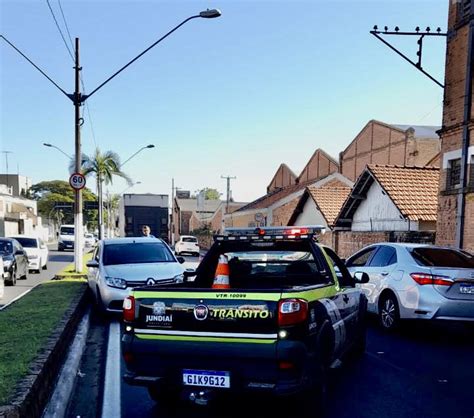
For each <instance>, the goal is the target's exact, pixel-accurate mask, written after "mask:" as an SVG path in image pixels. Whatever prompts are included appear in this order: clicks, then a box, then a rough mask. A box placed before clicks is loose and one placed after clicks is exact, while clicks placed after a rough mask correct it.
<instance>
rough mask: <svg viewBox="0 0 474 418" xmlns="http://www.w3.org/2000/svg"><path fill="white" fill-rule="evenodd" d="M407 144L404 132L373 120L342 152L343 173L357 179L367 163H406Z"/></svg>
mask: <svg viewBox="0 0 474 418" xmlns="http://www.w3.org/2000/svg"><path fill="white" fill-rule="evenodd" d="M405 146H406V136H405V133H404V132H401V131H399V130H397V129H393V128H390V127H388V126H385V125H382V124H379V123H377V122H374V121H371V122H369V123H368V124H367V125H366V126H365V128H364V129H363V130H362V131H361V132H360V133H359V134H358V135H357V136H356V138H355V140H354V141H353V142H352V143H351V144H350V145H349V147H348V148H347V149H346V150H345V151H343V152H342V153H341V154H340V161H339V164H340V167H341V173H342V174H343V175H344V176H346V177H347V178H349V179H351V180H352V181H356V179H357V178H358V177H359V175H360V174H361V173H362V171H363V170H364V168H365V166H366V165H367V164H392V165H404V163H405ZM432 157H434V155H432ZM432 157H431V158H432Z"/></svg>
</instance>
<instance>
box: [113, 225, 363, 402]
mask: <svg viewBox="0 0 474 418" xmlns="http://www.w3.org/2000/svg"><path fill="white" fill-rule="evenodd" d="M320 232H321V228H318V227H292V228H290V227H282V228H257V229H251V230H248V229H242V230H238V229H232V230H227V232H226V235H220V236H216V237H215V241H214V244H213V245H212V247H211V249H210V250H209V251H208V253H207V254H206V256H205V257H204V259H203V260H202V262H201V263H200V265H199V266H198V268H197V270H196V271H195V272H194V273H192V272H187V274H185V279H184V281H183V283H182V284H178V285H176V284H174V285H164V286H159V285H154V286H148V287H141V288H135V289H133V290H132V291H131V293H130V295H129V297H128V298H127V299H125V301H124V323H125V324H124V333H123V337H122V353H123V357H124V360H125V364H126V372H125V374H124V379H125V381H126V382H127V383H129V384H132V385H142V386H146V387H148V391H149V393H150V396H151V397H152V398H153V399H155V400H160V399H169V398H170V396H172V395H173V394H178V393H183V391H184V393H185V394H187V395H188V396H187V397H188V398H189V399H191V400H195V401H196V402H197V403H206V400H207V398H208V397H209V396H210V395H211V394H214V393H216V392H218V391H226V392H238V393H244V392H257V391H260V392H270V393H272V394H276V395H296V394H302V393H305V391H307V390H311V391H312V396H313V398H314V397H316V394H320V395H322V394H323V393H324V387H325V371H326V370H327V369H328V368H329V367H330V366H331V365H332V364H335V363H338V362H339V361H340V360H341V359H342V358H343V356H345V355H347V354H350V353H353V354H361V353H363V352H364V350H365V334H366V328H365V314H366V307H367V302H366V298H365V296H364V295H363V294H362V292H361V291H360V290H359V289H358V288H356V286H355V284H356V281H359V282H365V281H366V279H367V277H366V276H363V277H360V278H359V279H356V278H353V277H352V276H351V275H350V274H349V272H348V271H347V269H346V267H345V265H344V263H343V262H342V261H341V260H340V259H339V258H338V256H337V255H336V254H335V253H334V252H333V251H332V250H331V249H329V248H327V247H324V246H322V245H320V244H318V242H317V239H316V237H317V235H318V233H320ZM223 256H224V257H225V261H226V263H227V266H228V273H227V274H228V277H225V278H227V279H228V288H226V289H222V288H218V289H216V288H213V286H214V285H215V274H216V269H217V267H218V264H219V263H220V262H221V261H222V257H223ZM220 272H221V273H222V271H220Z"/></svg>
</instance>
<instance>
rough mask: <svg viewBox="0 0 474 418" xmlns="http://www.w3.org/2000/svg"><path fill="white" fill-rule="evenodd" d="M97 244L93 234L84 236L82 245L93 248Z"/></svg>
mask: <svg viewBox="0 0 474 418" xmlns="http://www.w3.org/2000/svg"><path fill="white" fill-rule="evenodd" d="M96 243H97V239H96V238H95V237H94V234H84V245H85V246H86V247H88V248H90V247H93V246H94V245H95V244H96Z"/></svg>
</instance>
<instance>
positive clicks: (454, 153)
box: [436, 1, 474, 251]
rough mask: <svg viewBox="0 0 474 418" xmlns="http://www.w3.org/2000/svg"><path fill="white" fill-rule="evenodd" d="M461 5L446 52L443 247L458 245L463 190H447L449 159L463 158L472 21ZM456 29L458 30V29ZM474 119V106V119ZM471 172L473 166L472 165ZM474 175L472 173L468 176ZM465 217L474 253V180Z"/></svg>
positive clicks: (454, 9)
mask: <svg viewBox="0 0 474 418" xmlns="http://www.w3.org/2000/svg"><path fill="white" fill-rule="evenodd" d="M460 4H461V3H460V2H455V1H452V2H450V4H449V22H448V28H449V30H450V31H451V36H450V37H448V42H447V50H446V69H445V89H444V107H443V130H442V131H441V156H442V158H441V161H442V170H441V173H440V193H439V198H438V222H437V230H436V231H437V233H436V243H437V244H439V245H449V246H454V245H455V244H456V225H457V219H456V213H457V211H458V210H459V208H458V195H459V193H460V189H457V190H448V189H447V187H446V177H447V174H448V172H447V168H448V166H447V160H448V159H449V158H446V156H449V157H450V158H459V157H458V155H460V154H461V148H462V123H463V111H464V99H465V94H464V92H465V90H464V89H465V80H466V64H467V59H468V54H467V40H468V33H469V31H468V29H469V26H468V21H467V20H462V19H461V15H460V13H459V12H458V7H459V6H460ZM454 29H455V30H454ZM473 118H474V106H473V111H472V112H471V120H472V119H473ZM473 128H474V125H473V123H472V122H471V123H470V125H469V129H470V131H471V132H470V137H471V142H470V144H469V145H470V146H473V145H474V139H473V138H474V132H473ZM471 161H472V160H471ZM469 168H470V170H469V171H470V172H472V171H473V164H472V163H471V164H470V167H469ZM468 174H469V175H471V174H470V173H468ZM473 178H474V176H473ZM465 199H466V204H465V216H464V248H465V249H467V250H470V251H474V180H472V184H471V185H470V187H469V188H468V190H467V193H466V195H465Z"/></svg>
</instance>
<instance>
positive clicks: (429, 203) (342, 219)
mask: <svg viewBox="0 0 474 418" xmlns="http://www.w3.org/2000/svg"><path fill="white" fill-rule="evenodd" d="M374 181H377V182H378V183H379V185H380V186H381V187H382V189H383V191H384V192H385V193H386V194H387V195H388V197H389V198H390V199H391V200H392V202H393V203H394V204H395V206H396V207H397V208H398V210H399V211H400V213H401V214H402V215H403V216H404V217H405V218H407V219H410V220H412V221H436V218H437V206H438V188H439V168H437V167H416V166H414V167H404V166H396V165H376V164H369V165H368V166H367V167H366V169H365V170H364V171H363V172H362V174H361V175H360V176H359V178H358V179H357V182H356V184H355V185H354V187H353V189H352V192H351V194H350V195H349V197H348V198H347V200H346V201H345V202H344V205H343V206H342V209H341V212H340V213H339V215H338V218H337V220H336V224H337V225H338V226H348V225H349V224H350V223H351V222H352V217H353V216H354V213H355V212H356V210H357V208H358V207H359V205H360V203H361V202H362V200H365V198H366V196H367V192H368V190H369V189H370V187H371V186H372V184H373V182H374Z"/></svg>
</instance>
